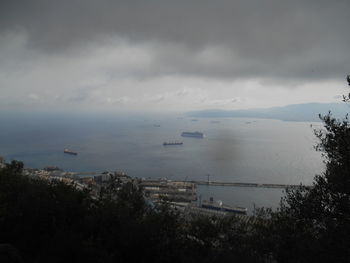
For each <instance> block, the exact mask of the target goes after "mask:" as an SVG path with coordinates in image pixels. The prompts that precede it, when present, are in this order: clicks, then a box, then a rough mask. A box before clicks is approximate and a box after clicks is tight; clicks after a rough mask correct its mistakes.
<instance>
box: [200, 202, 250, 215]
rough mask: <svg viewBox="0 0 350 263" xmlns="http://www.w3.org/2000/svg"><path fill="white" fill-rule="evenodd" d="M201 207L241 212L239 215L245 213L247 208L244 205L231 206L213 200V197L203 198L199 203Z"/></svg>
mask: <svg viewBox="0 0 350 263" xmlns="http://www.w3.org/2000/svg"><path fill="white" fill-rule="evenodd" d="M201 207H203V208H206V209H211V210H217V211H223V212H229V213H235V214H241V215H246V214H247V210H248V209H247V208H245V207H239V206H236V207H231V206H228V205H224V204H223V203H222V202H221V201H217V202H214V201H213V198H210V201H206V200H204V201H203V202H202V204H201Z"/></svg>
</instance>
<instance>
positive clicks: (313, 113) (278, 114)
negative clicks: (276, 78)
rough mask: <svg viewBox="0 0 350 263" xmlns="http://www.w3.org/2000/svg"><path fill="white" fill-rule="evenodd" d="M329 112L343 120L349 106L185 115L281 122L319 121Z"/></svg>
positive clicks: (294, 106)
mask: <svg viewBox="0 0 350 263" xmlns="http://www.w3.org/2000/svg"><path fill="white" fill-rule="evenodd" d="M329 111H331V113H332V115H333V116H334V117H336V118H344V117H345V116H346V114H347V113H349V112H350V105H349V104H346V103H304V104H291V105H287V106H282V107H272V108H262V109H248V110H219V109H208V110H200V111H191V112H187V113H186V115H187V116H189V117H196V118H258V119H276V120H282V121H320V119H319V117H318V116H319V114H321V115H326V114H327V113H328V112H329Z"/></svg>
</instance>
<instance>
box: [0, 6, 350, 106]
mask: <svg viewBox="0 0 350 263" xmlns="http://www.w3.org/2000/svg"><path fill="white" fill-rule="evenodd" d="M0 3H1V7H0V89H1V94H0V102H1V106H0V107H1V108H3V109H11V108H24V109H26V108H28V109H29V108H30V109H39V110H40V109H45V108H46V109H47V108H50V109H58V108H59V107H61V106H62V105H63V106H64V107H66V108H76V109H87V108H88V109H91V110H97V109H107V110H113V109H116V110H120V109H125V110H143V109H148V110H150V109H154V110H164V109H168V110H169V109H171V110H189V109H201V108H225V109H235V108H251V107H262V106H275V105H284V104H288V103H300V102H309V101H320V102H328V101H337V100H338V101H339V99H338V98H336V99H335V98H334V96H339V95H340V94H342V93H345V92H347V90H346V89H345V79H344V77H345V75H346V74H347V73H348V72H349V71H350V52H349V47H350V34H349V33H348V32H349V25H350V15H349V14H350V2H349V1H346V0H335V1H322V0H319V1H311V0H310V1H298V0H295V1H281V0H279V1H278V0H268V1H264V0H239V1H233V0H232V1H226V0H217V1H210V0H197V1H193V0H186V1H182V0H177V1H174V0H173V1H168V0H149V1H145V0H144V1H135V0H127V1H112V0H110V1H108V0H98V1H97V0H61V1H48V0H41V1H40V0H37V1H35V0H26V1H16V0H11V1H0Z"/></svg>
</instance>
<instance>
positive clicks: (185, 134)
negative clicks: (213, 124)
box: [181, 132, 204, 138]
mask: <svg viewBox="0 0 350 263" xmlns="http://www.w3.org/2000/svg"><path fill="white" fill-rule="evenodd" d="M181 136H182V137H193V138H203V137H204V134H203V133H201V132H183V133H181Z"/></svg>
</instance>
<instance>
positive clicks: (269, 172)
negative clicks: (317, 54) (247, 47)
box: [0, 113, 324, 211]
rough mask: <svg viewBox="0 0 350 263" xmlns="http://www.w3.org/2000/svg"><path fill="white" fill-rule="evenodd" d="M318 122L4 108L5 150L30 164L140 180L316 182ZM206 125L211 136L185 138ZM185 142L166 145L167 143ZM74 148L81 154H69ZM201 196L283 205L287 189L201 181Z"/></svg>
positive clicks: (1, 133) (1, 137) (0, 117)
mask: <svg viewBox="0 0 350 263" xmlns="http://www.w3.org/2000/svg"><path fill="white" fill-rule="evenodd" d="M321 128H322V123H319V122H285V121H280V120H272V119H252V118H193V117H188V116H186V115H185V114H86V113H84V114H83V113H81V114H78V113H76V114H63V113H61V114H44V113H37V114H34V113H21V114H13V113H11V114H10V113H8V114H5V113H2V114H0V156H3V157H4V158H5V159H6V161H11V160H20V161H23V162H24V164H25V167H32V168H44V167H47V166H58V167H60V168H61V169H63V170H65V171H74V172H84V173H86V174H89V173H93V172H103V171H116V170H117V171H124V172H126V173H127V174H128V175H130V176H131V177H137V178H167V179H169V180H187V181H190V180H201V181H206V180H208V178H209V180H210V181H222V182H244V183H261V184H270V183H271V184H304V185H311V184H312V182H313V178H314V176H315V175H316V174H320V173H322V171H323V170H324V163H323V159H322V156H321V153H320V152H317V151H315V149H314V146H315V145H316V144H317V139H316V137H315V135H314V129H321ZM184 131H191V132H194V131H200V132H202V133H203V134H204V138H202V139H200V138H188V137H181V133H182V132H184ZM175 141H178V142H183V145H174V146H163V142H175ZM65 148H68V149H70V150H72V151H76V152H77V153H78V155H76V156H74V155H69V154H64V153H63V150H64V149H65ZM197 194H198V196H200V198H201V199H202V200H207V199H209V198H210V197H213V198H214V200H221V201H222V202H223V203H224V204H228V205H233V206H243V207H247V208H248V210H249V211H253V209H254V207H270V208H272V209H276V208H278V206H279V202H280V200H281V197H283V196H284V194H285V193H284V190H283V189H272V188H254V187H228V186H210V185H209V186H208V185H202V186H198V188H197Z"/></svg>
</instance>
